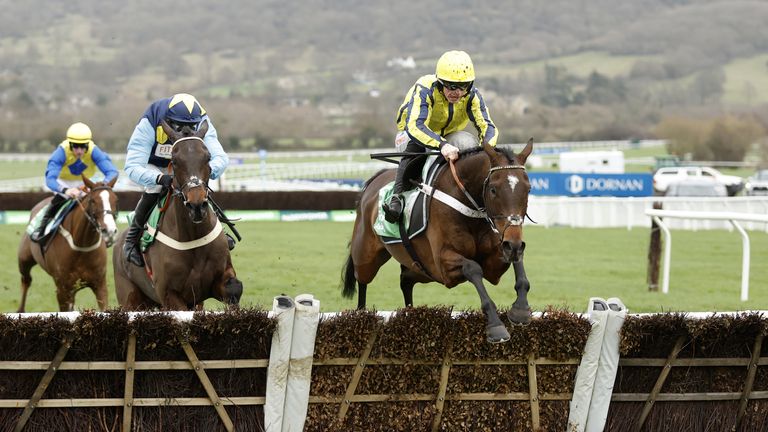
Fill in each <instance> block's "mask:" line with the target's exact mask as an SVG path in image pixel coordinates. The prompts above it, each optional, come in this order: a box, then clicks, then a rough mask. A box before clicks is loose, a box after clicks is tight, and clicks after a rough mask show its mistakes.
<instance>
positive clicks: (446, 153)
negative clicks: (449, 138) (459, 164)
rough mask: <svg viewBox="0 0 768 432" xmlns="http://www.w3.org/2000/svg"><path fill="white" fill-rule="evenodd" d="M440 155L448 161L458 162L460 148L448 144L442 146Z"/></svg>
mask: <svg viewBox="0 0 768 432" xmlns="http://www.w3.org/2000/svg"><path fill="white" fill-rule="evenodd" d="M440 153H442V155H443V157H445V158H446V159H448V160H456V159H458V158H459V148H458V147H456V146H454V145H452V144H448V143H444V144H443V145H441V146H440Z"/></svg>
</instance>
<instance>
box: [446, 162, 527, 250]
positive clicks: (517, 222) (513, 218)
mask: <svg viewBox="0 0 768 432" xmlns="http://www.w3.org/2000/svg"><path fill="white" fill-rule="evenodd" d="M449 162H450V166H451V173H452V174H453V179H454V181H456V184H457V185H458V186H459V189H460V190H461V191H462V192H463V193H464V196H466V197H467V199H468V200H469V202H470V203H472V205H473V206H474V207H475V209H476V210H477V211H479V212H481V213H483V214H484V215H485V217H484V219H485V220H486V221H487V222H488V225H490V227H491V230H492V231H493V232H494V233H495V234H496V235H497V236H499V241H500V242H503V241H504V233H505V232H506V231H507V229H508V228H510V227H513V226H521V225H523V222H524V221H525V216H526V215H524V214H523V215H521V214H511V215H493V216H491V215H488V213H487V212H486V208H485V207H482V206H480V205H479V204H478V203H477V202H476V201H475V199H474V198H472V195H470V194H469V192H467V189H466V188H465V187H464V184H463V183H462V182H461V180H460V179H459V176H458V174H457V172H456V167H455V166H454V162H453V161H449ZM515 169H520V170H523V171H525V165H519V164H514V165H500V166H496V167H491V169H489V170H488V174H487V175H486V176H485V180H483V192H482V194H481V196H482V198H483V202H484V203H486V202H488V200H486V198H485V194H486V192H487V190H488V182H489V181H490V179H491V175H492V174H493V173H494V172H496V171H501V170H515ZM499 219H503V220H505V223H504V229H503V230H502V231H499V229H498V228H496V224H495V223H494V221H495V220H499Z"/></svg>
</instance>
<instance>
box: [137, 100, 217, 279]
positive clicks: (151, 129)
mask: <svg viewBox="0 0 768 432" xmlns="http://www.w3.org/2000/svg"><path fill="white" fill-rule="evenodd" d="M163 120H165V121H166V122H167V123H168V125H169V126H171V127H172V128H173V129H174V130H177V131H181V130H182V129H183V128H184V127H190V128H192V129H193V130H198V128H199V127H200V125H201V124H202V123H203V122H204V121H207V122H208V132H207V133H206V134H205V137H203V142H204V143H205V146H206V147H207V148H208V151H209V152H210V153H211V160H210V162H209V163H208V164H209V165H210V166H211V179H217V178H218V177H219V176H221V175H222V174H223V173H224V170H226V169H227V165H229V157H228V156H227V154H226V153H224V149H223V148H222V146H221V143H220V142H219V137H218V135H217V133H216V128H215V127H213V123H211V119H210V118H208V114H206V112H205V110H204V109H203V107H202V106H201V105H200V103H199V102H198V101H197V99H195V97H194V96H192V95H190V94H186V93H178V94H175V95H173V96H172V97H169V98H164V99H160V100H157V101H155V102H152V104H150V105H149V107H148V108H147V109H146V111H144V114H143V115H142V116H141V119H139V124H137V125H136V128H135V129H134V130H133V134H132V135H131V138H130V140H129V141H128V152H127V155H126V156H125V172H126V174H128V177H129V178H130V179H131V180H133V181H134V182H135V183H137V184H138V185H139V186H143V187H144V193H143V194H142V195H141V199H139V202H138V204H137V205H136V211H135V213H134V216H133V222H132V223H131V226H130V227H129V228H128V235H127V236H126V238H125V246H124V249H123V252H124V254H125V256H126V257H127V258H128V261H130V262H131V263H133V264H135V265H137V266H140V267H143V266H144V259H143V258H142V256H141V252H140V251H139V248H138V247H137V246H136V243H137V241H138V239H139V236H140V235H141V232H142V230H143V229H144V224H145V223H146V222H147V218H148V217H149V214H150V211H151V209H152V207H153V206H154V205H155V204H156V203H157V199H158V198H159V197H160V194H161V192H162V190H163V189H170V188H171V183H172V182H173V176H172V175H171V173H170V170H169V165H170V162H171V149H172V148H173V143H172V142H169V141H168V136H167V135H166V134H165V132H164V131H163V128H162V126H161V124H162V121H163Z"/></svg>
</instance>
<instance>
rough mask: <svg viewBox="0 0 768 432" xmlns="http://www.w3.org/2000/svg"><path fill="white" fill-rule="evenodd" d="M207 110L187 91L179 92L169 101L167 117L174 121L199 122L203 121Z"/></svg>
mask: <svg viewBox="0 0 768 432" xmlns="http://www.w3.org/2000/svg"><path fill="white" fill-rule="evenodd" d="M204 115H205V110H204V109H203V107H202V106H201V105H200V102H198V101H197V99H195V97H194V96H192V95H191V94H187V93H177V94H175V95H173V97H172V98H171V102H170V103H168V113H167V114H166V116H165V117H166V118H167V119H168V120H170V121H172V122H174V123H182V124H184V123H186V124H195V125H197V124H199V123H200V122H201V121H203V116H204Z"/></svg>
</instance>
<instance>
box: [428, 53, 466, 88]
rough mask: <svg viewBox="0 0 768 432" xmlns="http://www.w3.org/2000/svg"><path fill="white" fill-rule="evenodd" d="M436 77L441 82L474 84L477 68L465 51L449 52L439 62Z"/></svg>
mask: <svg viewBox="0 0 768 432" xmlns="http://www.w3.org/2000/svg"><path fill="white" fill-rule="evenodd" d="M435 75H436V76H437V79H439V80H440V81H449V82H472V81H474V80H475V66H474V65H472V59H471V58H469V54H467V53H465V52H464V51H447V52H446V53H445V54H443V55H442V56H440V59H439V60H438V61H437V67H436V68H435Z"/></svg>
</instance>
